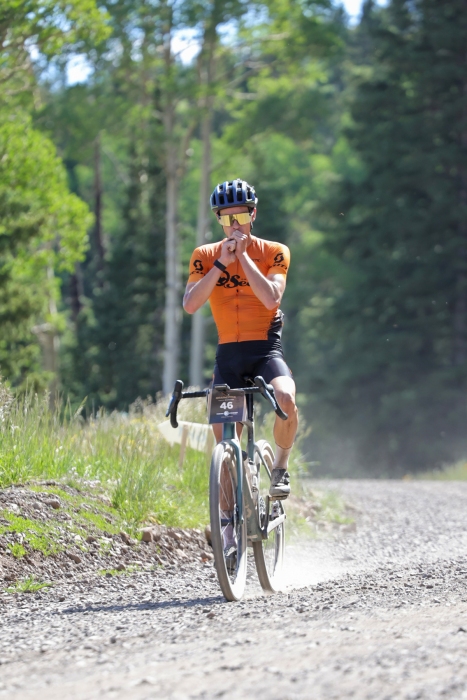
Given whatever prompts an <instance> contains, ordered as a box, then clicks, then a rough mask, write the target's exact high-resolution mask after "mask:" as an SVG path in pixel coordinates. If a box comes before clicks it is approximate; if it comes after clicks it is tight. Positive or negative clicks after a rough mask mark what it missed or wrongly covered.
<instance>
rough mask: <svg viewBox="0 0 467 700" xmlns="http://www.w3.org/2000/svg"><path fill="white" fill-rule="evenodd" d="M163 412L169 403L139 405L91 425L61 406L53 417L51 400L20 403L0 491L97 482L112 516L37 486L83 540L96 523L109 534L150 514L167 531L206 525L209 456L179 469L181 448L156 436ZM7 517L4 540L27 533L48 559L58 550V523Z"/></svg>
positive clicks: (1, 448)
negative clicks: (62, 504) (66, 510)
mask: <svg viewBox="0 0 467 700" xmlns="http://www.w3.org/2000/svg"><path fill="white" fill-rule="evenodd" d="M187 403H188V402H187ZM164 408H165V402H164V405H156V406H154V405H151V404H143V403H142V402H140V403H139V404H137V405H136V406H134V407H133V409H132V410H131V412H130V414H129V415H121V414H117V413H113V414H111V415H106V414H105V412H104V411H100V412H99V414H98V415H97V416H95V417H94V418H90V419H89V420H88V422H87V423H85V422H83V421H82V419H80V418H79V416H77V415H72V414H70V412H69V410H68V409H67V407H66V406H61V405H60V404H59V403H57V406H56V409H55V411H54V412H51V411H50V410H49V408H48V402H47V397H45V398H43V399H39V398H38V397H34V396H30V395H26V396H25V397H23V398H19V399H16V400H15V401H13V403H11V402H10V403H9V406H8V408H7V409H6V410H5V411H4V415H3V423H2V424H1V425H2V427H1V438H2V439H1V442H0V488H5V487H6V486H9V485H10V484H14V483H24V482H25V481H29V480H31V479H37V478H41V479H61V480H64V481H65V482H69V483H70V486H74V485H78V486H79V484H80V482H81V480H83V479H84V480H92V481H93V482H97V483H99V484H100V485H101V488H103V489H104V490H105V491H106V492H108V493H110V494H111V498H112V505H113V507H114V509H115V510H114V511H112V510H108V511H107V512H106V511H105V510H103V509H101V510H99V509H98V510H97V512H95V502H93V501H92V500H91V499H86V498H84V497H83V498H82V497H81V496H79V497H78V496H72V495H69V494H68V495H67V494H66V493H63V491H62V490H61V489H55V488H54V487H47V488H45V487H34V486H32V487H31V488H34V489H36V490H40V491H44V490H48V491H49V492H50V493H57V495H59V496H60V499H64V500H65V501H67V502H68V504H69V507H70V508H72V515H73V520H74V523H75V525H74V527H75V528H78V530H76V531H77V532H78V533H79V534H84V533H85V531H86V530H87V529H89V526H90V525H93V526H95V527H96V528H97V529H98V530H103V531H109V532H119V531H120V529H122V528H128V529H134V528H136V527H137V526H138V524H139V523H141V522H142V521H144V520H146V519H147V518H149V517H150V516H151V517H153V518H156V519H157V520H158V521H160V522H163V523H164V524H166V525H173V526H191V527H194V526H199V525H202V524H203V523H204V522H205V521H206V518H207V517H208V516H207V512H208V468H207V456H206V455H204V454H202V453H198V452H195V451H193V450H187V453H186V458H185V461H184V465H183V467H180V466H179V460H178V456H179V447H178V446H174V447H170V446H169V445H168V444H167V443H166V442H165V441H164V440H163V438H162V437H161V436H160V433H159V432H158V430H157V425H158V423H159V422H161V420H162V419H163V413H164ZM187 410H189V409H187ZM195 410H196V409H195ZM64 414H65V416H64ZM188 418H190V416H189V414H188ZM86 506H92V509H91V510H90V509H89V508H88V507H86ZM70 512H71V511H70ZM109 516H110V520H109V519H108V517H109ZM2 517H4V518H5V519H6V520H7V521H8V523H9V524H8V525H4V526H0V534H1V533H2V532H16V533H24V534H25V537H26V540H25V541H26V542H27V543H29V545H30V546H31V547H32V548H33V549H39V550H40V551H43V553H44V554H46V553H51V550H50V548H51V547H56V546H58V545H56V543H54V538H53V537H51V534H52V531H53V528H54V525H53V524H52V525H50V526H49V525H48V524H44V523H41V522H36V521H35V522H32V521H30V520H28V519H27V518H23V517H21V516H17V515H14V514H12V513H7V512H5V513H4V514H3V516H2ZM114 518H115V520H114ZM50 528H52V529H50ZM44 547H46V549H47V548H48V549H47V551H46V550H45V549H44ZM49 550H50V551H49Z"/></svg>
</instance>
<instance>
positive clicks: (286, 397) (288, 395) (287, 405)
mask: <svg viewBox="0 0 467 700" xmlns="http://www.w3.org/2000/svg"><path fill="white" fill-rule="evenodd" d="M276 398H277V400H278V402H279V406H280V407H281V408H282V410H283V411H285V412H286V413H287V414H288V415H289V417H290V416H291V415H292V414H293V413H296V412H297V407H296V406H295V395H294V393H292V392H291V391H276Z"/></svg>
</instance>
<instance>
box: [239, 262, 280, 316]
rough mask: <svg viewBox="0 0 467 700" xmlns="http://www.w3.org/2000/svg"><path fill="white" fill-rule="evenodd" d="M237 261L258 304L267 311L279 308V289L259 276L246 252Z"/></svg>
mask: <svg viewBox="0 0 467 700" xmlns="http://www.w3.org/2000/svg"><path fill="white" fill-rule="evenodd" d="M239 260H240V264H241V266H242V268H243V272H244V273H245V276H246V278H247V280H248V282H249V284H250V287H251V289H252V290H253V293H254V294H255V295H256V296H257V297H258V299H259V300H260V302H261V303H262V304H264V306H265V307H266V308H267V309H274V308H275V307H276V306H279V304H280V302H281V297H282V293H281V290H280V289H279V287H278V286H277V285H276V284H274V282H271V281H270V280H268V279H266V277H264V275H262V274H261V272H260V271H259V270H258V268H257V267H256V265H255V263H254V262H253V260H252V259H251V258H250V257H249V255H248V253H247V252H245V253H243V254H242V255H241V256H240V257H239Z"/></svg>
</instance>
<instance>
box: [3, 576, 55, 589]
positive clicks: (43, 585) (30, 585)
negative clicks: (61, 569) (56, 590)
mask: <svg viewBox="0 0 467 700" xmlns="http://www.w3.org/2000/svg"><path fill="white" fill-rule="evenodd" d="M52 586H53V583H47V582H45V581H36V579H35V578H34V576H28V578H25V579H23V580H22V581H17V582H16V583H14V584H13V585H11V586H8V588H5V591H6V593H36V592H37V591H41V590H43V589H47V588H51V587H52Z"/></svg>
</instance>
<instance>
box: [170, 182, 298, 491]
mask: <svg viewBox="0 0 467 700" xmlns="http://www.w3.org/2000/svg"><path fill="white" fill-rule="evenodd" d="M257 202H258V199H257V197H256V193H255V189H254V187H252V186H251V185H249V184H248V183H247V182H245V181H244V180H240V179H236V180H228V181H226V182H223V183H222V184H220V185H217V187H216V188H215V189H214V191H213V193H212V195H211V198H210V204H211V209H212V211H213V212H214V213H215V215H216V217H217V220H218V222H219V224H220V225H221V226H222V227H223V229H224V234H225V238H224V240H223V241H220V242H218V243H208V244H206V245H203V246H200V247H199V248H196V249H195V250H194V252H193V255H192V256H191V261H190V272H189V278H188V283H187V286H186V291H185V296H184V298H183V308H184V309H185V311H187V312H188V313H190V314H193V313H195V311H197V310H198V309H199V308H200V307H201V306H203V304H204V303H205V302H206V301H207V300H208V299H209V302H210V305H211V310H212V314H213V317H214V321H215V323H216V326H217V332H218V335H219V343H218V347H217V352H216V364H215V367H214V375H213V382H214V384H228V385H229V386H230V387H231V388H232V389H235V388H240V387H242V386H244V385H245V379H244V378H245V376H250V377H255V376H258V375H261V376H262V377H264V379H265V380H266V382H267V383H268V384H272V385H273V387H274V390H275V393H276V397H277V400H278V402H279V405H280V406H281V408H282V410H283V411H285V412H286V413H287V414H288V419H287V420H286V421H283V420H281V419H279V418H278V417H276V421H275V424H274V440H275V443H276V451H275V455H276V456H275V459H274V464H273V468H272V472H271V486H270V491H269V493H270V496H271V497H273V498H275V499H285V498H287V497H288V495H289V493H290V477H289V473H288V471H287V466H288V460H289V455H290V452H291V450H292V446H293V443H294V440H295V435H296V432H297V426H298V412H297V408H296V406H295V383H294V380H293V378H292V373H291V371H290V369H289V367H288V366H287V364H286V362H285V360H284V355H283V351H282V344H281V333H282V326H283V318H284V315H283V313H282V311H281V310H280V309H279V305H280V302H281V299H282V295H283V294H284V290H285V282H286V276H287V271H288V267H289V261H290V252H289V249H288V248H287V246H285V245H283V244H281V243H275V242H271V241H266V240H264V239H260V238H257V237H255V236H253V235H252V233H251V230H252V228H253V222H254V221H255V218H256V205H257ZM213 430H214V435H215V437H216V440H217V442H219V441H220V440H221V439H222V426H221V425H216V424H214V425H213ZM237 430H238V431H239V432H240V430H241V425H240V424H239V425H238V426H237Z"/></svg>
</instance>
